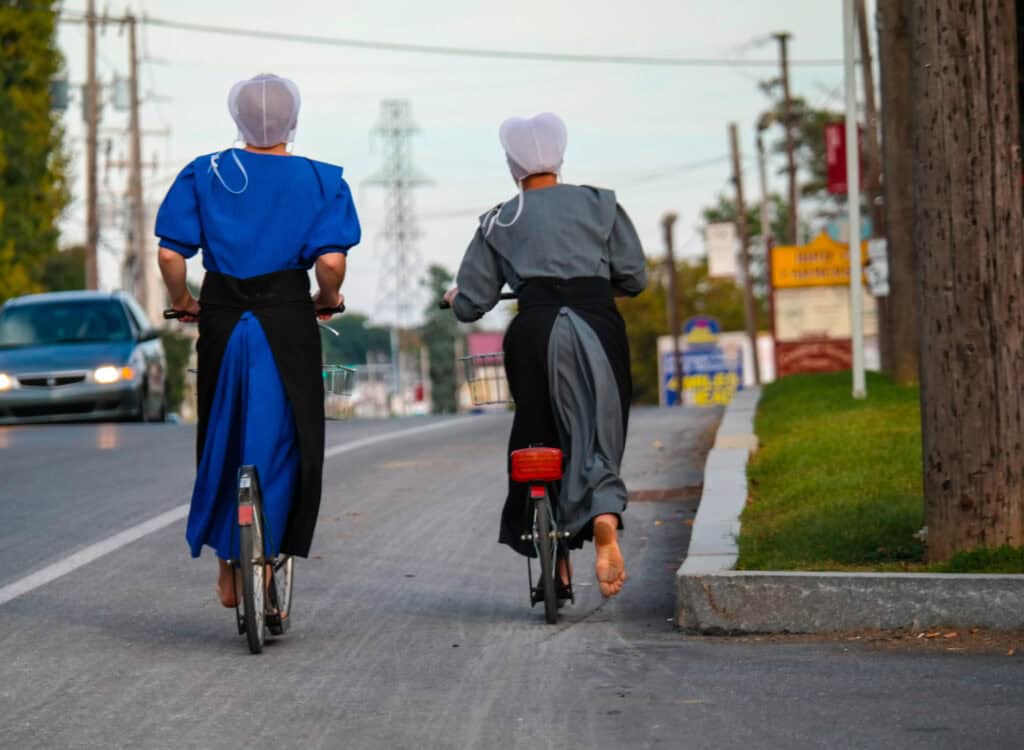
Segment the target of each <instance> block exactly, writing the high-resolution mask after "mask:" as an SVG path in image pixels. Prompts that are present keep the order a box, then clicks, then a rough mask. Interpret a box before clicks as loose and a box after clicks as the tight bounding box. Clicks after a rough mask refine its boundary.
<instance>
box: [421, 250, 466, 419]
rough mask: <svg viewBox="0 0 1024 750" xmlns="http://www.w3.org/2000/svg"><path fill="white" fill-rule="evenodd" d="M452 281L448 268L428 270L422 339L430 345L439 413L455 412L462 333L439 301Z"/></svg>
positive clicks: (434, 405)
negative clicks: (458, 346)
mask: <svg viewBox="0 0 1024 750" xmlns="http://www.w3.org/2000/svg"><path fill="white" fill-rule="evenodd" d="M451 284H452V275H451V273H449V271H448V269H446V268H444V267H443V266H439V265H437V264H433V265H431V266H430V268H428V269H427V278H426V279H424V281H423V285H424V286H425V287H427V289H428V290H429V292H428V294H427V298H428V299H429V300H430V302H429V303H428V305H427V308H426V310H424V313H423V319H424V320H423V325H422V326H421V327H420V339H421V340H422V341H423V344H424V345H425V346H426V347H427V359H428V361H429V363H430V394H431V401H432V403H431V409H432V411H433V412H434V413H435V414H449V413H452V412H454V411H455V408H456V400H455V386H456V382H455V339H456V337H457V336H458V335H459V327H458V325H459V324H458V322H457V321H456V320H455V316H454V315H452V313H451V310H441V309H439V308H438V306H437V300H439V299H441V297H442V296H444V293H445V292H446V291H447V290H448V288H449V287H450V286H451Z"/></svg>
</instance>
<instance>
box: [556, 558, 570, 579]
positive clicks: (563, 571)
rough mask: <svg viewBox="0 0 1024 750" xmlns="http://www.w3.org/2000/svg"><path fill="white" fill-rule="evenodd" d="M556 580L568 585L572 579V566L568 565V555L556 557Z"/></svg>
mask: <svg viewBox="0 0 1024 750" xmlns="http://www.w3.org/2000/svg"><path fill="white" fill-rule="evenodd" d="M558 580H560V581H561V582H562V583H563V584H564V585H566V586H568V585H569V583H570V582H571V581H572V568H571V567H570V566H569V556H568V555H566V556H565V557H559V558H558Z"/></svg>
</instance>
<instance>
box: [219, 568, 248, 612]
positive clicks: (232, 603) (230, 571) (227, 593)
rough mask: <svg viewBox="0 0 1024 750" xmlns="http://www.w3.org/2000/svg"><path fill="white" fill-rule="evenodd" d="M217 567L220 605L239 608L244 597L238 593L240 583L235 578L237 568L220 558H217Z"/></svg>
mask: <svg viewBox="0 0 1024 750" xmlns="http://www.w3.org/2000/svg"><path fill="white" fill-rule="evenodd" d="M217 566H218V569H219V570H218V572H219V575H218V576H217V596H218V597H219V598H220V603H221V604H223V605H224V606H225V607H229V608H230V607H237V606H238V602H239V600H240V599H241V598H242V596H241V594H240V593H239V591H238V586H239V583H240V581H238V580H237V578H236V577H235V568H234V566H232V565H229V564H228V563H227V562H225V561H224V560H221V559H220V558H217Z"/></svg>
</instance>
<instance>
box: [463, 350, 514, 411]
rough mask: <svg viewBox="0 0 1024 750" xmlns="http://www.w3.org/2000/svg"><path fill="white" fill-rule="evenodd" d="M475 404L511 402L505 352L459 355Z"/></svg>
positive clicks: (485, 404)
mask: <svg viewBox="0 0 1024 750" xmlns="http://www.w3.org/2000/svg"><path fill="white" fill-rule="evenodd" d="M459 361H460V362H461V363H462V368H463V372H464V374H465V376H466V385H467V386H469V397H470V399H471V400H472V402H473V406H489V405H491V404H511V403H512V394H511V392H510V391H509V389H508V379H507V378H506V377H505V353H504V352H491V353H489V354H472V355H470V356H468V357H459Z"/></svg>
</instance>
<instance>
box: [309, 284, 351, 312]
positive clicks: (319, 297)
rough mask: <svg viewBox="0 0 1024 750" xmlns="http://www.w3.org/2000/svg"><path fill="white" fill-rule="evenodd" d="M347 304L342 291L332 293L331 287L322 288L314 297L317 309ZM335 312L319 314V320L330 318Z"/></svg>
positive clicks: (314, 304) (314, 305)
mask: <svg viewBox="0 0 1024 750" xmlns="http://www.w3.org/2000/svg"><path fill="white" fill-rule="evenodd" d="M344 305H345V295H344V294H342V293H341V292H337V291H336V292H334V293H332V292H331V290H329V289H321V290H319V291H318V292H317V293H316V296H315V297H313V307H315V308H316V309H317V310H326V309H332V308H337V307H343V306H344ZM332 315H334V313H324V314H319V313H318V314H317V316H316V317H317V320H330V319H331V316H332Z"/></svg>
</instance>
